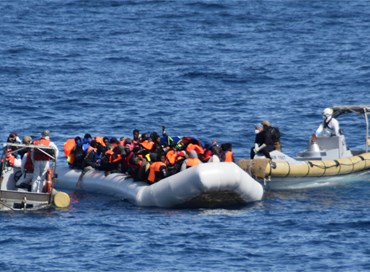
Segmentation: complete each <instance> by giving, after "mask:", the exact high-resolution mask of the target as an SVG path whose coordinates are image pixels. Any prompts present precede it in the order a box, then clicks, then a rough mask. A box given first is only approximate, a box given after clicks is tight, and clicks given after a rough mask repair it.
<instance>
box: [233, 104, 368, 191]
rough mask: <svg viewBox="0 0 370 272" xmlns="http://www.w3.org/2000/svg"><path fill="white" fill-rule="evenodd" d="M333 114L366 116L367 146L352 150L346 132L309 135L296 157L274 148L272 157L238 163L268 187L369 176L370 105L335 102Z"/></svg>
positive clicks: (314, 184)
mask: <svg viewBox="0 0 370 272" xmlns="http://www.w3.org/2000/svg"><path fill="white" fill-rule="evenodd" d="M332 109H333V112H334V113H333V117H335V118H337V117H339V116H342V115H344V114H349V113H354V114H359V115H361V116H363V117H364V118H365V123H366V133H365V148H364V149H360V150H350V149H349V148H348V147H347V145H346V141H345V137H344V135H339V136H331V137H316V138H310V141H309V144H308V148H307V150H305V151H303V152H300V153H298V154H297V156H296V158H291V157H289V156H288V155H286V154H284V153H282V152H279V151H276V150H275V151H272V152H271V153H270V155H271V158H272V160H269V159H266V158H264V157H256V158H255V159H253V160H247V159H243V160H240V161H238V165H239V166H240V167H241V168H242V169H244V170H245V171H247V172H248V173H249V174H250V175H251V176H252V177H254V178H255V179H256V180H258V181H259V182H260V183H261V184H263V185H264V186H265V187H266V189H269V190H295V189H305V188H317V187H323V186H332V185H338V184H342V183H346V182H354V181H362V180H364V179H367V180H370V175H369V174H370V152H369V145H370V134H369V118H368V116H369V115H370V106H369V105H355V106H335V107H333V108H332Z"/></svg>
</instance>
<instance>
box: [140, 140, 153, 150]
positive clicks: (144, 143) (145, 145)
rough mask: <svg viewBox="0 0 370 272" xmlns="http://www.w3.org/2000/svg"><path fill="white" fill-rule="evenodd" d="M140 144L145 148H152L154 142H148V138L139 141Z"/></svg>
mask: <svg viewBox="0 0 370 272" xmlns="http://www.w3.org/2000/svg"><path fill="white" fill-rule="evenodd" d="M140 144H141V145H142V147H144V148H145V149H146V150H149V151H150V150H152V148H153V145H154V142H149V141H148V140H145V141H143V142H141V143H140Z"/></svg>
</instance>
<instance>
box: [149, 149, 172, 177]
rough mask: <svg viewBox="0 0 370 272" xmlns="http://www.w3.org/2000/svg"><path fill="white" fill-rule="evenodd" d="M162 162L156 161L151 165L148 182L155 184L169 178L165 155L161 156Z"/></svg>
mask: <svg viewBox="0 0 370 272" xmlns="http://www.w3.org/2000/svg"><path fill="white" fill-rule="evenodd" d="M159 158H160V160H159V161H154V162H152V164H151V165H150V168H149V175H148V182H149V183H150V184H153V183H155V182H158V181H160V180H161V179H164V178H165V177H167V176H168V171H167V166H166V163H165V162H166V156H165V155H164V154H161V155H159Z"/></svg>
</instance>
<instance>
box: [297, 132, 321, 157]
mask: <svg viewBox="0 0 370 272" xmlns="http://www.w3.org/2000/svg"><path fill="white" fill-rule="evenodd" d="M323 155H325V152H324V151H323V150H321V148H320V146H319V145H318V144H317V142H316V135H313V136H312V137H311V138H310V140H309V142H308V146H307V150H305V151H302V152H299V153H298V156H297V158H296V159H297V160H312V159H317V160H320V159H321V158H322V156H323Z"/></svg>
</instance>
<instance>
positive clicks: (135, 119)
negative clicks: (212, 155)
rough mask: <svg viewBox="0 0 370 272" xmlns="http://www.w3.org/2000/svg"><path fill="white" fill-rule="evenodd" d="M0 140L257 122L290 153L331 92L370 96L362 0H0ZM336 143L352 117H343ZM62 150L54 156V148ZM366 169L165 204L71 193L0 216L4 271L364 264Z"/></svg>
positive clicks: (356, 99) (244, 143)
mask: <svg viewBox="0 0 370 272" xmlns="http://www.w3.org/2000/svg"><path fill="white" fill-rule="evenodd" d="M0 12H1V16H0V25H1V28H0V57H1V61H0V90H1V91H0V101H1V105H2V107H1V109H2V110H1V112H0V117H1V119H0V120H1V121H2V125H1V127H0V137H2V138H3V139H4V140H5V139H6V137H7V135H8V134H9V132H10V131H12V130H16V131H17V132H18V133H19V134H20V135H21V136H23V135H25V134H30V135H33V136H35V137H38V136H39V134H40V132H41V131H42V130H43V129H45V128H48V129H50V130H51V133H52V139H53V140H54V141H55V142H56V144H57V145H58V146H59V147H60V148H62V146H63V143H64V141H65V140H66V139H67V138H69V137H74V136H76V135H81V136H82V135H83V134H84V133H86V132H89V133H91V134H93V135H97V134H99V135H114V136H127V137H129V136H131V131H132V130H133V129H134V128H138V129H139V130H141V131H142V132H146V131H159V130H160V127H161V126H162V125H165V126H166V127H167V131H168V133H169V134H171V135H191V136H196V137H200V138H202V139H206V140H210V139H217V140H218V141H219V142H220V143H222V142H231V143H232V144H233V148H234V153H235V157H236V158H237V159H239V158H245V157H247V156H248V154H249V148H250V146H251V143H252V142H253V139H254V135H253V129H254V127H253V126H254V124H255V123H256V122H259V121H261V120H262V119H269V120H270V121H271V122H272V123H273V125H277V126H279V128H280V130H281V131H282V133H283V139H282V141H283V148H284V151H285V152H287V153H288V154H289V155H294V154H296V152H298V151H301V150H302V149H304V148H305V147H306V144H307V140H308V136H309V135H310V134H311V133H312V132H313V131H314V130H315V129H316V127H317V126H318V125H319V123H320V121H321V116H320V112H321V111H322V109H323V108H325V107H327V106H331V105H343V104H369V100H370V95H369V86H370V82H369V81H370V65H369V64H368V60H369V58H370V36H369V35H368V29H369V20H368V18H370V14H369V13H370V12H369V9H368V2H367V1H352V2H348V1H283V0H275V1H226V2H221V1H195V0H194V1H191V0H189V1H107V0H105V1H94V0H92V1H24V0H23V1H22V0H21V1H1V2H0ZM341 126H342V128H343V129H344V131H345V133H346V137H347V141H348V143H349V145H350V146H358V145H360V144H362V142H363V139H364V132H363V131H364V125H363V123H361V122H360V121H357V120H356V121H353V119H350V118H348V119H343V120H341ZM60 163H63V162H62V161H61V162H60ZM369 192H370V188H369V178H368V177H364V180H363V181H362V182H357V183H354V184H346V185H340V184H339V185H337V186H335V187H334V188H326V189H320V190H307V191H299V192H289V193H287V192H276V193H267V194H266V195H265V199H264V200H263V201H261V202H259V203H256V204H254V205H250V206H246V207H244V206H243V207H237V208H234V209H216V210H215V209H205V210H203V209H189V210H187V209H184V210H165V209H148V208H145V209H144V208H138V207H134V206H132V205H131V204H129V203H126V202H124V201H121V200H119V199H110V198H108V197H105V196H100V195H90V194H80V193H74V192H70V194H71V196H72V198H73V203H72V206H71V208H70V209H68V210H66V211H50V212H40V213H26V214H15V213H2V214H0V220H1V227H0V233H1V238H0V245H1V247H2V250H1V253H2V254H1V255H0V269H1V270H2V271H16V270H19V269H22V270H29V271H77V270H81V271H103V270H104V271H123V270H125V271H138V270H141V271H170V270H171V271H225V270H231V271H302V270H310V271H312V270H320V271H322V270H325V271H331V270H332V271H368V270H370V265H369V264H370V258H369V256H370V252H369V249H368V243H367V241H368V240H369V238H370V235H369V224H370V217H369V212H368V203H369V195H370V194H369Z"/></svg>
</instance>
